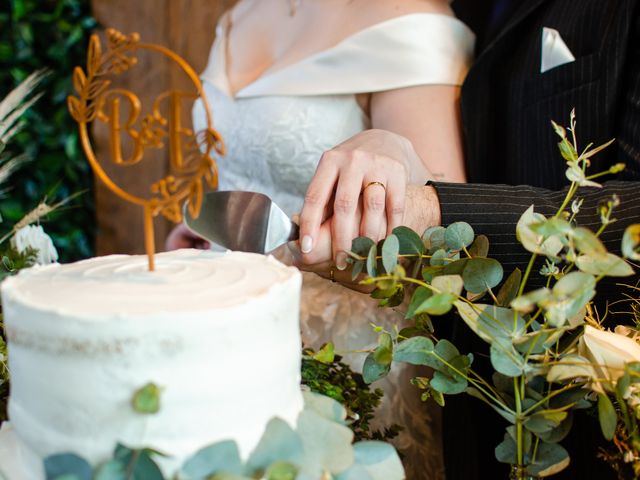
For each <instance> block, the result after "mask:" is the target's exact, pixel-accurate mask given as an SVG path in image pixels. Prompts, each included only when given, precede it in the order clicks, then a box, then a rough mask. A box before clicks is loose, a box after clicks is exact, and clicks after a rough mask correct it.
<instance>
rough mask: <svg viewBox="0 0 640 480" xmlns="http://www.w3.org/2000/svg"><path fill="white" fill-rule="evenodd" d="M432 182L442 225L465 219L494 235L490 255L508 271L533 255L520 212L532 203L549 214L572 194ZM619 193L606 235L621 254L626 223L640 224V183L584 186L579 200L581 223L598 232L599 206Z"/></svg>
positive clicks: (610, 247)
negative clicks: (525, 243) (519, 231)
mask: <svg viewBox="0 0 640 480" xmlns="http://www.w3.org/2000/svg"><path fill="white" fill-rule="evenodd" d="M433 186H434V187H435V188H436V190H437V192H438V197H439V199H440V209H441V215H442V225H445V226H446V225H450V224H451V223H453V222H458V221H464V222H467V223H469V224H470V225H471V226H472V227H473V229H474V231H475V232H476V234H484V235H486V236H487V237H489V244H490V250H489V252H490V256H491V257H492V258H495V259H496V260H498V261H500V263H502V265H503V266H504V268H505V270H506V271H507V272H510V271H511V270H513V269H514V268H515V267H520V269H523V268H524V267H526V265H527V262H528V261H529V258H530V254H529V253H528V252H527V251H526V250H525V249H524V248H523V247H522V245H520V243H519V242H518V240H517V239H516V234H515V232H516V224H517V223H518V220H519V218H520V216H521V215H522V214H523V213H524V211H525V210H526V209H527V208H529V207H530V206H531V205H535V211H536V212H539V213H542V214H543V215H545V216H547V217H549V216H552V215H554V214H555V212H556V211H557V210H558V208H560V205H561V204H562V201H563V200H564V198H565V195H566V192H567V189H563V190H559V191H549V190H545V189H542V188H534V187H530V186H524V185H520V186H510V185H481V184H460V183H434V184H433ZM614 194H615V195H617V196H618V198H619V199H620V205H619V206H618V207H617V208H616V209H615V210H614V214H613V218H615V219H616V222H615V223H613V224H611V225H609V226H608V227H607V228H606V229H605V231H604V233H603V234H602V236H601V238H602V241H603V242H604V243H605V245H606V247H607V249H608V250H609V251H611V252H614V253H619V252H620V242H621V240H622V234H623V233H624V230H625V229H626V227H627V226H628V225H631V224H633V223H640V182H616V181H612V182H607V183H605V184H604V187H603V188H581V189H579V190H578V193H577V195H576V197H574V198H584V203H583V204H582V207H581V209H580V213H579V214H578V216H577V221H578V224H579V225H581V226H584V227H587V228H589V229H591V230H593V231H595V230H597V229H598V228H600V225H601V222H600V215H599V213H598V211H597V209H598V205H599V204H600V202H604V201H607V200H609V199H611V197H612V196H613V195H614Z"/></svg>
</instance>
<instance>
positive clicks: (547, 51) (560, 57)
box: [540, 27, 576, 73]
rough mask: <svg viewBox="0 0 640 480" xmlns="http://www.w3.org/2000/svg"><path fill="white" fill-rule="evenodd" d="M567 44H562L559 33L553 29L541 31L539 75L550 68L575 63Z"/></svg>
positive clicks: (545, 28)
mask: <svg viewBox="0 0 640 480" xmlns="http://www.w3.org/2000/svg"><path fill="white" fill-rule="evenodd" d="M575 59H576V57H574V56H573V53H571V50H569V47H567V44H566V43H564V40H562V37H561V36H560V33H559V32H558V31H557V30H555V29H553V28H547V27H544V28H543V29H542V58H541V60H540V73H544V72H546V71H548V70H551V69H552V68H556V67H559V66H560V65H564V64H565V63H571V62H573V61H575Z"/></svg>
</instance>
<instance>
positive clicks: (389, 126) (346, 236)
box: [300, 86, 465, 269]
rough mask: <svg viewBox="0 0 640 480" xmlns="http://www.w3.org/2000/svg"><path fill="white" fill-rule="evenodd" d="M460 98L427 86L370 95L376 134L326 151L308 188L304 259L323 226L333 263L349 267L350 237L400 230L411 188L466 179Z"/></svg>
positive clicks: (363, 135)
mask: <svg viewBox="0 0 640 480" xmlns="http://www.w3.org/2000/svg"><path fill="white" fill-rule="evenodd" d="M458 93H459V89H458V88H456V87H448V86H422V87H411V88H405V89H398V90H393V91H389V92H383V93H376V94H373V95H372V97H371V101H370V110H371V119H372V124H373V127H374V129H373V130H367V131H364V132H362V133H359V134H357V135H355V136H354V137H352V138H350V139H349V140H347V141H346V142H344V143H342V144H340V145H338V146H336V147H335V148H333V149H331V150H329V151H327V152H325V154H324V155H323V156H322V159H321V160H320V163H319V165H318V169H317V171H316V174H315V175H314V177H313V179H312V181H311V183H310V185H309V187H308V189H307V195H306V197H305V203H304V207H303V209H302V212H301V214H300V238H301V241H300V245H301V250H302V252H303V256H302V261H303V262H304V260H305V256H304V255H305V254H308V253H310V252H311V251H312V250H313V248H314V246H315V244H316V242H317V239H318V235H319V232H320V228H321V226H324V228H325V229H327V228H329V229H330V231H331V238H332V248H333V258H334V260H335V264H336V266H337V267H338V269H344V268H346V254H345V253H344V252H345V251H348V250H349V249H350V248H351V241H352V240H353V238H355V237H357V236H358V235H364V236H368V237H370V238H373V239H374V240H378V239H380V238H383V237H384V236H385V235H386V234H387V233H389V232H390V231H391V230H392V229H393V228H395V227H397V226H398V225H400V223H401V221H402V217H403V214H404V207H405V192H406V188H407V185H408V184H424V182H425V181H426V180H429V179H434V178H435V179H442V180H445V181H449V182H456V181H458V182H460V181H464V179H465V178H464V163H463V155H462V142H461V137H460V121H459V116H458ZM429 171H431V172H434V173H433V174H429ZM359 204H362V212H363V213H362V216H361V217H359V216H358V215H357V213H356V211H357V208H358V206H359ZM329 214H331V215H329Z"/></svg>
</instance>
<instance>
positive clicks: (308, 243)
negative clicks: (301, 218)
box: [300, 235, 313, 253]
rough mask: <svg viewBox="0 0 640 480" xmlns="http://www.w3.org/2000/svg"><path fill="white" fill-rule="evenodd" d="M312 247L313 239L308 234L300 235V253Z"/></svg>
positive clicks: (307, 251) (308, 250)
mask: <svg viewBox="0 0 640 480" xmlns="http://www.w3.org/2000/svg"><path fill="white" fill-rule="evenodd" d="M312 248H313V239H312V238H311V237H310V236H309V235H305V236H304V237H302V242H300V249H301V250H302V253H309V252H310V251H311V249H312Z"/></svg>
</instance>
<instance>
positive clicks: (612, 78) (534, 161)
mask: <svg viewBox="0 0 640 480" xmlns="http://www.w3.org/2000/svg"><path fill="white" fill-rule="evenodd" d="M639 4H640V2H639V1H638V0H522V1H521V5H520V7H519V8H518V9H517V10H516V11H515V13H514V15H513V16H512V18H511V19H510V20H508V22H507V23H506V25H505V26H504V28H503V29H502V30H501V31H500V32H499V33H498V34H497V37H495V38H494V39H493V40H490V42H489V44H488V45H486V46H484V47H483V46H481V47H480V49H479V51H478V55H477V59H476V62H475V64H474V66H473V67H472V68H471V70H470V72H469V75H468V77H467V79H466V81H465V84H464V86H463V89H462V118H463V129H464V136H465V148H466V161H467V174H468V180H469V182H470V184H469V185H460V186H457V185H451V184H436V187H437V190H438V193H439V197H440V202H441V209H442V220H443V224H445V225H446V224H449V223H452V222H454V221H458V220H465V221H467V222H469V223H471V224H472V225H474V226H475V227H476V230H477V231H478V232H480V233H485V234H487V235H488V236H489V237H490V240H493V241H492V245H493V248H492V249H491V252H492V255H493V256H494V257H496V258H497V259H499V260H501V261H502V262H503V263H505V264H506V267H507V268H508V267H509V266H515V265H521V264H522V262H526V259H527V258H528V257H526V256H525V255H520V254H519V252H521V249H520V247H519V246H518V245H517V243H516V241H515V235H514V231H515V223H516V222H517V219H518V218H519V216H520V214H521V213H522V212H523V211H524V210H525V209H526V208H527V207H528V206H529V205H531V204H536V206H537V207H538V210H539V211H541V212H542V213H547V214H548V213H551V212H552V211H555V208H557V207H558V206H559V204H560V201H561V200H562V198H563V197H564V192H563V191H562V188H563V187H564V186H565V185H567V184H568V180H567V179H566V178H565V174H564V172H565V169H566V165H565V162H564V160H563V159H562V157H561V156H560V154H559V153H558V149H557V141H558V139H557V137H556V135H555V133H554V132H553V130H552V128H551V124H550V121H551V120H555V121H557V122H559V123H560V124H564V125H567V124H568V121H569V112H570V111H571V109H572V108H575V109H576V114H577V119H578V127H577V133H578V139H579V141H581V142H582V144H583V146H586V144H587V143H588V142H593V143H594V144H600V143H604V142H606V141H608V140H610V139H612V138H616V142H615V145H614V146H612V147H610V148H609V149H608V150H606V151H604V152H603V153H602V154H600V155H598V157H596V159H595V160H594V162H593V165H592V167H591V171H592V173H596V172H598V171H600V170H604V169H606V168H608V167H609V166H610V165H612V164H614V163H617V162H624V163H626V165H627V169H626V170H625V172H623V173H622V174H620V175H618V176H617V177H616V178H615V180H625V181H628V182H627V183H616V182H613V181H612V182H607V183H606V188H605V189H603V190H602V191H597V192H595V191H586V195H587V203H586V204H585V206H584V207H583V213H582V215H581V216H580V218H579V220H580V222H581V223H582V224H583V225H586V226H590V225H591V226H595V225H597V224H598V221H599V220H598V216H597V215H596V213H595V205H597V203H598V202H599V201H600V200H601V199H603V198H608V197H610V195H611V193H612V192H617V193H618V194H619V195H620V197H621V199H622V205H621V206H620V208H619V210H618V214H617V215H616V217H617V218H619V219H620V220H621V221H620V222H619V223H618V224H614V225H613V226H612V227H611V228H610V229H609V232H608V233H607V234H605V236H604V240H605V241H606V242H608V243H609V246H610V247H611V248H612V249H613V250H616V247H619V240H620V237H621V231H622V230H623V228H624V227H625V226H626V225H627V224H629V223H631V222H632V221H635V222H640V183H638V181H640V16H639V8H638V7H639ZM543 27H551V28H555V29H556V30H558V31H559V32H560V34H561V36H562V38H563V39H564V41H565V43H566V44H567V46H568V47H569V49H570V50H571V51H572V52H573V54H574V56H575V57H576V61H575V62H572V63H569V64H565V65H562V66H560V67H556V68H554V69H552V70H549V71H547V72H545V73H540V61H541V45H542V29H543ZM629 181H630V182H629ZM523 185H526V186H523Z"/></svg>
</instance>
